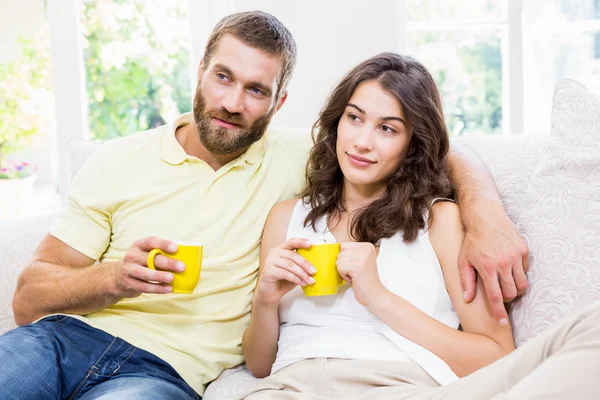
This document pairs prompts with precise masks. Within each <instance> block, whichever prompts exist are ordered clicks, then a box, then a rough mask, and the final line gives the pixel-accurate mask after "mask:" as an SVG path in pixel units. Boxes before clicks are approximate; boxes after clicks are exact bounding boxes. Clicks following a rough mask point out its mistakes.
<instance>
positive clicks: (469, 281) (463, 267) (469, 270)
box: [458, 254, 477, 303]
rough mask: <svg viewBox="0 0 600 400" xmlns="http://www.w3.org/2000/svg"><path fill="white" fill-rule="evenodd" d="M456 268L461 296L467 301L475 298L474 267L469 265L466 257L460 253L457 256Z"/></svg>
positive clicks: (475, 278) (475, 277)
mask: <svg viewBox="0 0 600 400" xmlns="http://www.w3.org/2000/svg"><path fill="white" fill-rule="evenodd" d="M458 270H459V272H460V283H461V285H462V289H463V297H464V299H465V301H466V302H467V303H470V302H471V301H472V300H473V298H475V285H476V280H477V276H476V273H475V268H473V267H472V266H471V264H470V263H469V260H468V259H467V257H465V256H463V255H462V254H461V256H460V257H459V258H458Z"/></svg>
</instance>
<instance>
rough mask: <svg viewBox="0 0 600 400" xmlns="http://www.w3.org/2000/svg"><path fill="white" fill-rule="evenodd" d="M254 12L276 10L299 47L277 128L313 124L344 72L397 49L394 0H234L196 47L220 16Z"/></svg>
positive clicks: (198, 45)
mask: <svg viewBox="0 0 600 400" xmlns="http://www.w3.org/2000/svg"><path fill="white" fill-rule="evenodd" d="M208 3H210V2H208ZM223 3H225V2H223ZM249 10H262V11H266V12H268V13H270V14H273V15H274V16H275V17H277V18H278V19H279V20H280V21H281V22H282V23H283V24H284V25H285V26H286V27H287V28H288V29H289V30H290V32H291V33H292V35H293V36H294V39H295V40H296V44H297V46H298V59H297V64H296V70H295V73H294V76H293V78H292V81H291V83H290V87H289V90H288V92H289V95H288V99H287V102H286V104H285V105H284V106H283V108H282V109H281V110H280V111H279V112H278V113H277V114H276V115H275V117H274V118H273V122H272V124H273V125H274V126H277V125H280V126H289V127H293V126H300V127H310V126H312V124H313V123H314V121H315V119H316V117H317V114H318V111H319V109H320V107H321V105H322V103H323V101H324V100H325V98H326V96H327V95H328V94H329V92H330V90H331V89H332V88H333V87H334V86H335V84H336V83H337V81H338V80H339V79H340V78H341V77H342V75H344V74H345V73H346V72H347V71H348V70H349V69H350V68H352V67H354V66H355V65H356V64H358V63H359V62H360V61H362V60H364V59H366V58H368V57H370V56H373V55H375V54H377V53H380V52H382V51H397V49H398V45H397V43H396V1H394V0H372V1H342V0H333V1H332V0H328V1H326V0H307V1H272V0H237V1H236V0H231V1H230V2H229V3H228V6H227V7H223V8H221V9H219V10H214V9H213V10H212V13H213V14H212V15H211V21H210V24H211V26H210V28H208V29H205V30H204V31H203V32H205V34H204V35H203V37H201V38H199V40H198V41H196V43H194V48H196V49H203V48H204V45H205V43H206V40H207V35H208V34H209V32H210V31H211V30H212V27H213V26H214V24H215V23H216V22H217V20H218V18H221V17H223V16H225V15H226V14H228V13H230V12H238V11H249ZM219 14H220V15H219ZM307 28H308V29H307ZM196 52H198V50H196ZM193 58H196V57H193Z"/></svg>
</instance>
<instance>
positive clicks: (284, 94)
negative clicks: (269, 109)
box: [275, 90, 288, 112]
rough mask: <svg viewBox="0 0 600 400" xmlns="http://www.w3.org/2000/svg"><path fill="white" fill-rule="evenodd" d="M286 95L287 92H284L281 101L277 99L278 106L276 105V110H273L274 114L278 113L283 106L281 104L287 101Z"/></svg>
mask: <svg viewBox="0 0 600 400" xmlns="http://www.w3.org/2000/svg"><path fill="white" fill-rule="evenodd" d="M287 95H288V92H287V90H286V91H285V92H283V95H282V96H281V99H279V104H277V109H276V110H275V112H277V111H279V109H280V108H281V107H282V106H283V103H285V100H286V99H287Z"/></svg>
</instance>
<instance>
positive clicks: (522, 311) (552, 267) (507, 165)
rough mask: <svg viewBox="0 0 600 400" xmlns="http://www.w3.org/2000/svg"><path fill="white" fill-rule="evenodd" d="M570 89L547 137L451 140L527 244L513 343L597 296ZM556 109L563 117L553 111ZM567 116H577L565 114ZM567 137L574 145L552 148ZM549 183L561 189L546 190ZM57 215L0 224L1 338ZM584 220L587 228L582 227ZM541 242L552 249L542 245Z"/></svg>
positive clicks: (589, 192) (590, 216) (594, 188)
mask: <svg viewBox="0 0 600 400" xmlns="http://www.w3.org/2000/svg"><path fill="white" fill-rule="evenodd" d="M573 84H574V83H573V82H569V81H568V82H566V83H565V85H566V86H567V87H566V89H565V90H566V92H565V93H564V94H563V95H564V96H563V97H565V101H564V104H563V103H560V104H558V105H557V99H556V97H555V104H554V116H553V132H552V136H550V135H546V136H526V135H508V136H478V137H467V138H455V139H453V142H454V143H458V144H466V145H468V146H469V147H471V148H472V149H473V150H474V151H475V152H476V153H478V154H479V156H481V158H482V159H483V160H484V161H485V163H486V164H487V166H488V168H489V169H490V171H491V173H492V175H493V177H494V179H495V182H496V184H497V187H498V190H499V192H500V195H501V197H502V201H503V203H504V206H505V209H506V211H507V213H508V216H509V217H510V218H511V220H512V221H513V222H514V223H515V224H518V226H519V228H520V229H521V231H522V233H523V235H524V236H525V237H526V239H527V240H528V242H529V244H530V250H531V256H530V268H531V269H530V272H529V273H528V277H529V279H530V283H531V286H530V289H529V290H528V292H527V294H526V295H525V296H524V297H523V298H522V299H520V300H519V301H517V302H515V304H514V307H513V308H512V310H511V318H512V320H513V323H514V325H515V338H516V341H517V344H518V345H520V344H522V343H523V342H525V341H527V340H528V339H530V338H531V337H533V336H535V335H536V334H537V333H539V332H540V331H542V330H544V329H546V328H547V327H549V326H550V325H552V324H554V323H555V322H557V321H558V320H560V319H562V318H564V317H565V316H566V315H568V314H570V313H572V312H573V311H574V310H576V309H577V308H579V307H581V306H583V305H585V304H587V303H589V302H591V301H596V300H598V299H600V217H599V216H600V100H598V99H597V98H594V97H592V98H591V100H595V101H597V103H593V104H592V106H591V108H590V106H589V101H591V100H590V99H589V98H585V96H584V98H585V99H584V100H585V101H583V103H582V102H581V101H578V100H577V99H580V98H582V97H581V96H582V95H581V93H579V92H578V90H580V89H581V88H580V87H578V86H575V87H573V86H572V85H573ZM569 85H571V86H569ZM558 92H559V89H557V93H558ZM577 96H579V97H577ZM559 100H560V99H559ZM561 106H563V107H562V110H563V111H564V112H563V114H557V108H560V107H561ZM578 107H579V108H582V107H583V109H581V110H579V109H578ZM596 107H597V109H596ZM574 109H575V111H574ZM590 110H591V112H592V114H593V113H595V112H597V114H593V115H592V117H591V120H590V119H589V118H588V120H590V121H591V122H589V121H588V123H586V124H583V126H580V127H579V128H577V127H576V126H577V124H578V121H579V120H578V119H577V118H579V116H578V115H580V114H582V115H584V116H586V115H588V114H589V112H590ZM573 113H575V114H577V113H579V114H577V115H576V116H575V117H573V116H570V114H573ZM579 125H581V124H579ZM573 126H575V129H579V130H582V129H583V133H580V132H575V133H576V135H575V136H569V135H568V134H567V135H565V132H564V130H569V129H573ZM561 129H562V131H561ZM590 129H591V131H590ZM589 132H591V133H589ZM594 132H595V133H594ZM307 134H308V131H307ZM577 135H579V136H577ZM582 135H583V136H582ZM565 136H566V137H567V139H568V138H569V137H574V138H575V139H577V140H571V142H572V143H571V142H569V143H567V145H568V146H567V145H564V146H563V147H557V145H558V144H561V143H560V141H561V140H564V138H565ZM588 136H591V139H590V138H588ZM582 137H583V139H582ZM594 138H595V139H594ZM588 139H589V140H588ZM567 142H568V140H567ZM563 144H564V143H562V144H561V145H563ZM565 146H567V147H565ZM569 146H570V147H569ZM581 146H583V147H581ZM586 146H587V147H586ZM590 146H591V147H590ZM96 147H97V145H94V144H90V143H87V142H85V141H83V140H79V141H76V142H74V143H73V144H72V149H71V157H70V167H71V168H70V170H71V171H70V173H71V176H72V175H73V174H74V173H76V171H77V170H78V169H79V167H80V166H81V164H82V163H83V162H84V160H85V159H86V158H87V156H88V155H89V154H90V153H91V152H92V151H94V149H95V148H96ZM596 150H597V151H596ZM565 154H567V155H568V156H569V159H568V160H566V161H567V163H566V164H565V165H566V167H565V165H562V164H561V163H560V160H561V156H564V155H565ZM581 154H583V155H586V154H587V156H585V157H584V158H585V160H586V162H587V163H588V164H590V163H591V169H592V170H593V171H596V172H595V175H592V176H591V178H590V176H589V174H587V175H586V176H581V179H580V180H577V179H579V178H578V177H574V178H573V177H571V178H573V179H575V180H576V181H575V182H571V181H565V179H566V178H565V177H567V178H568V177H569V162H571V161H572V160H573V159H576V158H577V157H578V156H579V155H581ZM586 165H587V164H586ZM588 166H589V165H588ZM596 167H597V168H596ZM553 168H554V169H553ZM549 172H550V174H549ZM586 179H587V181H586ZM590 179H591V180H590ZM554 183H557V184H558V185H559V186H558V187H556V188H555V189H556V190H551V189H552V186H553V184H554ZM582 184H583V186H581V185H582ZM569 188H570V189H571V190H567V189H569ZM577 190H579V192H577ZM582 190H583V192H581V191H582ZM564 192H568V193H564ZM573 192H576V193H573ZM587 197H589V199H588V198H587ZM573 210H576V211H577V213H578V214H577V213H574V211H573ZM56 217H57V214H46V215H40V216H37V217H32V218H26V219H22V220H17V221H11V222H4V223H0V268H1V270H2V274H1V275H0V334H2V333H4V332H6V331H8V330H10V329H12V328H14V327H15V326H16V325H15V323H14V320H13V313H12V307H11V299H12V295H13V292H14V290H15V285H16V282H17V277H18V275H19V273H20V271H21V269H22V268H23V267H24V266H25V265H26V264H27V262H28V260H29V258H30V257H31V255H32V253H33V251H34V249H35V247H36V245H37V243H38V242H39V241H40V239H41V238H42V237H43V235H44V234H45V233H46V232H47V231H48V229H49V227H50V225H51V224H52V222H53V221H54V220H55V219H56ZM582 221H583V222H582ZM587 223H589V224H590V225H589V226H588V227H585V226H583V225H585V224H587ZM582 226H583V228H584V230H583V231H582V230H581V229H580V228H582ZM565 227H567V228H565ZM553 235H554V236H553ZM557 235H558V239H557V238H556V236H557ZM561 235H562V237H561ZM547 243H550V245H548V246H546V244H547ZM553 243H557V245H554V244H553ZM253 380H254V378H253V377H252V376H251V375H250V374H249V373H248V372H247V370H246V369H245V368H244V367H243V366H240V367H237V368H234V369H232V370H228V371H225V372H224V373H223V374H222V375H221V377H219V379H217V380H216V381H215V382H213V383H212V384H211V385H210V386H209V388H208V390H207V392H206V393H205V399H209V400H210V399H229V398H231V397H232V396H233V395H234V394H235V393H236V392H239V391H241V390H243V389H244V387H245V386H247V385H251V384H252V382H253Z"/></svg>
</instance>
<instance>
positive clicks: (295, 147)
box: [281, 128, 313, 192]
mask: <svg viewBox="0 0 600 400" xmlns="http://www.w3.org/2000/svg"><path fill="white" fill-rule="evenodd" d="M284 138H285V140H284V141H285V146H283V148H284V149H285V150H284V151H282V152H281V155H282V156H283V157H284V158H285V160H286V161H287V163H288V165H289V168H290V173H291V176H292V177H294V179H295V187H296V188H297V189H296V191H297V192H299V191H301V190H302V189H303V188H304V186H305V184H306V163H307V162H308V156H309V153H310V149H312V147H313V141H312V136H311V133H310V129H302V128H297V129H289V130H287V132H284Z"/></svg>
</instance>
